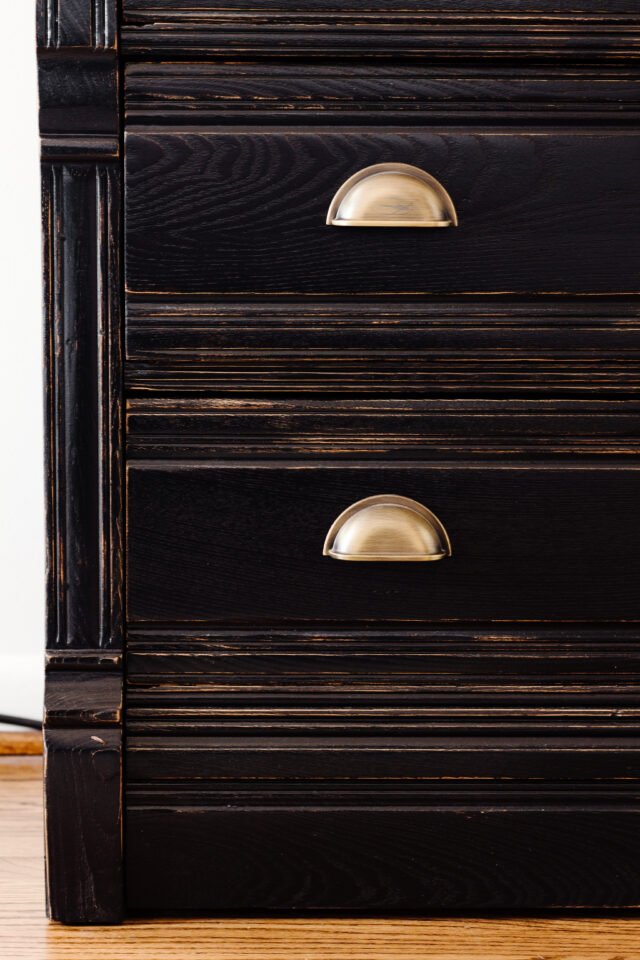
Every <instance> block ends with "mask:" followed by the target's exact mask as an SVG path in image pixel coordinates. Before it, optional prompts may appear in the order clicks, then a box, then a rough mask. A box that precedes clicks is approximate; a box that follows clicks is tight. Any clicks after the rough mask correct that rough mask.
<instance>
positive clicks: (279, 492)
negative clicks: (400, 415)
mask: <svg viewBox="0 0 640 960" xmlns="http://www.w3.org/2000/svg"><path fill="white" fill-rule="evenodd" d="M637 484H638V474H637V470H636V468H635V466H626V465H621V464H617V465H616V466H615V467H614V466H613V465H604V464H597V463H593V462H592V463H584V464H583V465H580V466H578V465H575V464H571V465H568V464H558V463H552V462H546V463H540V464H526V463H524V464H512V463H499V464H488V463H487V464H483V463H482V462H477V461H476V462H467V463H464V464H462V463H460V464H458V463H456V464H447V463H433V464H424V463H420V462H414V463H407V462H404V463H396V464H393V463H389V462H381V461H376V462H371V463H367V464H363V463H351V464H346V463H340V464H337V463H334V462H331V461H329V460H327V461H324V462H323V463H316V464H313V463H309V462H306V461H298V462H289V463H287V464H281V465H278V464H274V463H270V462H268V461H265V462H262V463H256V464H251V465H247V464H245V463H242V462H235V461H234V462H231V461H227V462H222V461H221V462H219V463H211V462H208V461H205V462H203V463H197V464H192V463H189V462H171V463H165V464H162V463H153V462H147V461H137V462H134V463H130V464H129V539H128V589H129V594H128V616H129V618H130V620H132V621H156V622H158V621H160V622H161V621H182V622H184V623H185V625H186V624H189V625H194V624H195V622H196V621H205V622H206V621H209V622H215V623H219V624H221V625H224V624H225V623H229V622H236V623H248V624H251V623H253V624H257V623H260V622H263V623H272V624H273V623H278V624H279V625H284V624H285V622H287V621H290V622H293V621H296V622H297V623H299V624H300V625H301V626H302V625H304V624H307V625H308V624H309V623H310V622H314V621H315V622H316V623H322V622H327V621H329V622H334V623H343V624H346V623H349V622H352V621H360V622H369V623H370V624H371V625H373V624H374V622H375V621H376V620H387V621H388V620H399V621H403V620H404V621H408V620H415V621H423V622H431V623H436V622H443V621H448V622H454V621H456V622H458V623H459V622H460V621H465V620H466V621H474V620H492V621H510V620H544V621H554V620H555V621H557V620H579V621H591V620H595V621H611V620H618V619H622V620H630V621H634V622H637V615H638V614H637V590H636V581H637V578H638V573H639V571H638V569H637V564H638V548H637V543H638V536H637V529H636V526H635V524H634V517H635V515H636V511H635V507H634V504H635V500H636V492H637ZM380 493H397V494H400V495H402V496H408V497H410V498H412V499H415V500H418V501H419V502H421V503H424V504H425V505H427V506H428V507H429V509H431V510H433V511H434V513H435V514H436V516H438V517H439V519H440V520H441V521H442V522H443V523H444V525H445V527H446V529H447V531H448V533H449V536H450V538H451V542H452V548H453V556H452V557H451V558H449V559H446V560H442V561H440V562H439V563H427V564H420V563H404V564H397V563H396V564H393V563H388V564H387V563H376V564H370V563H365V564H363V563H341V562H339V561H336V560H332V559H331V558H329V557H323V556H322V545H323V543H324V538H325V535H326V533H327V531H328V529H329V527H330V526H331V524H332V522H333V520H334V519H335V518H336V517H337V516H338V515H339V514H340V513H341V512H342V511H343V510H345V509H346V508H347V507H348V506H349V505H350V504H351V503H355V502H356V501H358V500H361V499H362V498H364V497H366V496H372V495H374V494H380Z"/></svg>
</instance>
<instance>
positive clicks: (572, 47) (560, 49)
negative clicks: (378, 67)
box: [122, 0, 639, 63]
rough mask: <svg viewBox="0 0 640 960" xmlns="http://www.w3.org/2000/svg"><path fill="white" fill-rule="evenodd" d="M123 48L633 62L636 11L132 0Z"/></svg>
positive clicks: (556, 3)
mask: <svg viewBox="0 0 640 960" xmlns="http://www.w3.org/2000/svg"><path fill="white" fill-rule="evenodd" d="M123 13H124V23H123V28H122V42H123V48H124V50H125V52H126V53H127V54H136V55H141V54H142V55H145V56H149V55H152V56H163V57H166V56H170V55H173V56H174V57H176V58H179V57H180V56H184V55H190V56H199V57H206V56H212V55H214V56H219V55H221V54H222V55H225V54H226V55H232V54H233V55H238V54H240V55H241V56H245V57H246V56H247V55H275V56H278V57H283V56H285V57H286V56H289V57H299V56H300V55H301V54H302V55H304V56H305V57H317V56H326V57H331V56H344V57H347V56H357V57H359V58H362V59H364V58H367V57H369V56H376V57H381V56H386V57H390V56H393V57H395V58H398V59H403V58H409V57H418V56H419V57H423V58H424V57H428V58H429V59H430V60H433V59H436V58H437V59H447V60H455V59H457V60H459V59H463V58H464V59H480V60H482V59H484V58H491V59H493V60H498V59H515V58H518V59H522V58H528V59H530V60H543V61H548V60H550V59H561V60H563V61H566V60H574V61H583V62H584V61H586V62H588V63H593V62H597V61H604V62H609V61H612V62H618V63H623V62H625V58H626V60H627V62H628V59H629V58H632V57H635V56H637V48H638V31H639V20H638V15H637V11H636V10H635V8H634V7H633V4H632V3H631V2H630V0H617V2H616V3H613V4H608V5H607V13H604V12H603V10H602V5H601V3H595V4H591V3H590V4H586V3H584V2H583V3H582V4H581V5H580V10H579V11H577V10H576V6H575V4H572V3H570V2H566V0H553V2H544V3H531V2H530V0H528V2H525V3H519V2H518V0H511V2H508V0H507V2H502V3H495V2H491V3H489V2H485V0H468V2H465V3H462V4H460V3H458V4H454V3H440V4H438V10H433V9H429V10H426V9H425V7H424V5H423V4H421V3H419V2H417V0H411V2H404V0H402V2H401V0H380V2H379V3H377V4H376V5H375V6H372V5H371V4H370V3H367V2H364V0H351V2H350V3H349V5H348V7H346V8H344V7H343V6H341V5H338V4H335V3H331V4H327V3H321V2H315V3H312V4H307V3H298V2H286V0H285V2H282V3H281V4H280V5H279V6H275V7H274V5H273V4H272V3H271V2H270V0H254V2H252V4H251V6H247V5H246V4H244V3H242V2H240V0H233V2H230V3H227V2H224V3H221V2H219V0H200V2H198V3H195V4H194V3H191V2H189V0H161V2H158V0H126V2H125V4H124V11H123Z"/></svg>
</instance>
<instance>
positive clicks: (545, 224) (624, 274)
mask: <svg viewBox="0 0 640 960" xmlns="http://www.w3.org/2000/svg"><path fill="white" fill-rule="evenodd" d="M126 152H127V157H126V170H127V172H126V190H127V229H126V249H127V286H128V289H129V291H130V292H131V293H135V294H148V293H154V294H156V295H162V296H165V295H175V294H180V295H183V296H186V297H189V296H190V295H194V294H198V295H208V296H211V297H213V298H215V296H216V295H217V294H225V295H233V294H243V295H248V294H253V293H265V294H281V295H283V294H298V295H312V294H319V295H323V296H327V295H330V296H333V297H334V298H336V299H339V298H340V297H342V296H345V295H362V294H366V295H371V294H377V295H384V294H393V295H405V296H406V295H410V294H421V295H429V296H441V295H445V296H447V295H453V294H455V295H462V294H464V295H469V294H472V295H477V294H496V293H500V294H505V293H511V294H521V295H527V294H528V295H531V294H558V293H562V294H568V293H574V294H575V293H579V294H587V293H591V294H614V293H615V294H620V293H627V294H635V293H637V292H638V291H639V290H640V270H639V269H638V260H637V257H636V256H635V249H636V247H637V246H638V245H639V244H640V227H639V226H638V224H640V194H639V193H638V190H637V187H636V176H635V171H636V169H637V166H638V164H639V163H640V137H639V136H637V134H636V133H635V131H633V132H631V131H629V132H627V133H622V132H620V133H614V132H605V131H602V132H598V133H586V132H584V131H582V130H579V129H577V130H573V131H572V132H571V133H569V132H567V131H559V130H546V131H544V132H542V131H540V132H538V133H535V132H531V131H522V132H515V131H513V132H509V133H505V132H495V133H489V132H487V131H486V130H482V129H476V130H474V131H468V132H467V131H465V132H459V131H455V132H438V133H435V132H433V133H428V132H422V131H417V130H413V131H405V130H403V131H401V130H397V129H387V128H385V129H380V128H377V129H374V128H371V129H366V128H358V129H349V130H340V131H338V132H336V131H333V130H330V129H324V130H317V129H309V130H307V131H302V130H301V129H300V128H297V129H296V130H295V131H294V132H289V131H285V130H282V129H280V128H265V129H264V130H261V131H259V132H258V131H256V130H251V129H246V128H234V127H231V126H229V127H225V128H222V129H219V130H213V131H208V130H206V129H202V130H198V131H197V132H195V131H193V130H192V129H189V130H185V131H183V132H180V131H179V130H173V131H172V130H171V129H167V128H165V129H158V130H155V131H154V130H138V129H136V128H131V127H130V128H129V130H128V133H127V137H126ZM585 156H588V157H589V163H588V164H586V163H585V162H584V158H585ZM388 161H394V162H399V163H408V164H412V165H414V166H418V167H420V168H422V169H425V170H427V171H428V172H429V173H430V174H432V175H433V176H435V177H436V178H437V179H439V180H440V181H441V182H442V183H443V185H444V186H445V188H446V189H447V190H448V191H449V193H450V194H451V196H452V198H453V201H454V203H455V205H456V209H457V211H458V216H459V220H460V226H459V227H458V228H451V229H448V230H411V229H404V230H403V229H339V228H335V227H328V226H327V225H326V223H325V219H326V213H327V209H328V207H329V203H330V201H331V199H332V197H333V195H334V193H335V192H336V190H337V189H338V187H339V186H340V185H341V184H342V183H343V182H344V181H345V180H346V179H347V178H348V177H349V176H351V175H352V174H354V173H355V172H356V171H358V170H360V169H363V168H364V167H367V166H370V165H372V164H376V163H381V162H388ZM196 197H197V202H194V198H196ZM559 251H562V255H561V256H559ZM585 264H588V270H585Z"/></svg>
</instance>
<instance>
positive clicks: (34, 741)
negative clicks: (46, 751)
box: [0, 730, 42, 757]
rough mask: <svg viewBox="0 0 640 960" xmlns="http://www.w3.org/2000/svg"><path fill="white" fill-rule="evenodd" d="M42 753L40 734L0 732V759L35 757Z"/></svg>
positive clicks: (34, 732)
mask: <svg viewBox="0 0 640 960" xmlns="http://www.w3.org/2000/svg"><path fill="white" fill-rule="evenodd" d="M41 753H42V734H41V733H38V732H37V731H35V730H31V731H28V730H19V731H16V732H15V733H14V731H13V730H0V757H8V756H14V757H20V756H36V755H39V754H41Z"/></svg>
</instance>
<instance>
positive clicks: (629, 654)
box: [38, 0, 640, 923]
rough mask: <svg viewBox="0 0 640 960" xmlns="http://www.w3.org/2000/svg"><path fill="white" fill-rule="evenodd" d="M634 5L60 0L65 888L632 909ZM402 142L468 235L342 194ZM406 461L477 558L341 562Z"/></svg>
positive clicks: (71, 908)
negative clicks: (374, 217) (331, 538)
mask: <svg viewBox="0 0 640 960" xmlns="http://www.w3.org/2000/svg"><path fill="white" fill-rule="evenodd" d="M432 6H433V5H432ZM606 7H607V9H606V11H605V10H604V9H603V7H602V4H597V3H596V2H595V0H583V2H582V3H580V4H577V5H576V3H574V2H569V0H539V2H536V3H535V4H534V3H533V2H532V0H492V2H491V3H489V2H488V0H457V2H454V0H443V2H442V3H439V4H438V9H435V8H434V9H430V8H428V7H427V8H425V6H424V4H420V3H417V2H416V0H406V2H405V0H402V3H400V0H377V2H376V4H375V5H374V6H372V5H371V4H370V3H368V2H367V3H365V2H364V0H351V2H350V3H349V4H348V5H347V6H346V7H345V5H344V4H336V3H334V2H333V0H332V2H330V3H327V2H322V0H311V2H309V3H307V2H306V0H305V2H304V3H298V2H296V0H281V2H280V4H279V5H278V4H276V5H275V6H274V4H273V3H271V0H269V2H267V0H254V2H252V3H251V4H250V5H247V4H246V3H245V2H244V0H229V2H225V3H221V2H219V0H189V2H187V0H123V2H122V3H121V4H116V3H115V2H114V0H40V3H39V5H38V43H39V51H38V56H39V75H40V93H41V113H40V122H41V131H42V152H43V161H44V166H43V188H44V190H43V198H44V207H43V209H44V233H45V302H46V351H45V353H46V385H47V444H48V446H47V478H48V490H49V493H48V541H49V604H48V610H49V613H48V644H47V645H48V651H47V671H48V674H47V692H46V714H45V740H46V744H47V755H46V757H47V759H46V763H47V767H46V771H47V772H46V793H47V800H46V808H47V863H48V886H49V903H50V912H51V915H52V917H54V918H56V919H59V920H61V921H63V922H67V923H88V922H116V921H117V920H119V919H120V918H121V917H122V915H123V911H124V904H125V885H124V882H123V870H122V865H123V858H124V862H125V864H126V879H127V883H126V904H127V908H128V909H139V908H140V909H144V910H147V911H151V912H153V911H156V910H159V909H163V910H164V909H166V910H178V909H180V910H182V909H184V910H193V909H200V910H206V911H215V910H221V909H223V910H230V909H231V910H238V909H240V910H256V909H257V910H279V911H282V910H295V911H302V910H308V909H318V910H356V911H358V910H360V911H362V910H366V911H369V912H372V911H403V910H404V911H407V910H410V911H412V912H414V913H416V912H418V913H425V912H433V911H439V910H451V909H454V910H455V909H464V910H468V909H482V910H491V909H500V910H511V911H513V910H520V909H540V908H547V907H552V908H560V909H562V908H566V907H596V908H609V907H619V906H628V905H637V903H638V892H639V885H638V871H637V860H638V849H637V848H638V843H637V839H636V838H637V836H638V830H637V819H638V810H639V809H640V807H639V803H640V792H639V784H640V778H638V775H637V767H638V763H637V760H638V757H637V754H638V749H639V747H638V744H639V743H640V722H639V721H640V669H639V668H640V646H639V645H638V638H639V633H638V620H639V618H638V601H637V597H638V590H637V586H636V584H637V582H638V579H639V578H638V573H639V572H640V571H639V570H638V546H637V544H638V539H639V538H638V520H637V515H638V511H637V506H636V505H637V500H638V497H637V490H638V471H637V466H636V457H637V453H638V447H639V444H640V418H639V417H638V410H637V389H638V361H639V358H640V340H639V334H638V330H639V328H638V299H637V294H638V292H639V291H640V286H639V285H638V284H639V283H640V269H639V268H638V256H637V250H638V246H639V240H640V237H639V234H638V227H637V224H638V223H639V222H640V218H639V216H638V214H639V212H640V210H639V206H640V201H639V194H638V189H637V179H638V178H637V168H638V166H639V164H638V161H639V159H640V152H639V147H638V143H639V141H638V137H637V118H638V112H639V104H640V99H639V97H638V93H637V85H638V76H639V75H638V72H637V67H636V63H637V52H638V43H639V39H640V15H639V14H638V11H637V10H636V9H635V7H634V5H633V4H632V3H631V2H630V0H615V2H612V3H608V4H606ZM121 110H122V112H121ZM123 128H126V131H127V146H126V158H127V164H128V174H127V178H126V196H125V191H124V190H123V182H124V181H123V171H122V169H121V167H122V164H123V159H124V151H123V143H124V129H123ZM393 159H396V160H399V161H403V162H409V163H415V164H418V165H420V166H423V167H425V168H426V169H427V170H428V171H429V172H430V173H432V174H434V175H436V176H438V177H439V178H440V179H441V180H442V182H443V183H444V184H445V186H446V187H447V188H448V189H449V190H450V192H451V193H452V195H453V199H454V202H455V203H456V206H457V208H458V213H459V215H460V227H459V228H458V229H456V230H454V229H451V230H445V231H411V230H404V231H403V230H378V231H376V230H339V229H335V228H333V229H330V228H328V227H326V226H325V225H324V219H325V215H326V209H327V207H328V204H329V200H330V199H331V196H332V195H333V193H334V191H335V190H336V189H337V187H338V186H339V185H340V183H341V182H342V181H343V180H344V179H345V178H346V177H347V176H349V175H351V174H352V173H354V172H355V171H356V170H358V169H360V168H362V167H363V166H366V165H367V164H371V163H376V162H381V161H387V160H393ZM123 218H124V219H123ZM123 226H124V228H126V233H127V238H128V239H127V244H126V251H125V249H124V247H125V244H124V239H123V237H124V232H125V231H124V230H123ZM436 234H437V236H436ZM125 253H126V258H127V269H128V289H127V288H126V287H125V283H124V277H123V276H122V268H121V264H122V263H123V262H124V259H125V257H124V254H125ZM123 308H125V309H123ZM125 313H126V330H125V329H124V319H123V318H124V315H125ZM125 336H126V358H125V360H124V363H123V361H122V354H121V351H122V348H123V346H124V345H125ZM125 412H126V418H127V419H126V429H124V430H123V423H122V417H123V414H124V413H125ZM125 456H126V458H127V461H128V473H129V496H128V506H127V507H126V508H125V504H124V503H123V497H122V486H123V484H122V469H123V461H124V459H125ZM389 484H391V486H389ZM387 490H390V491H391V492H397V493H403V494H405V495H409V496H413V497H416V498H417V499H420V500H423V501H424V502H425V503H426V504H427V505H428V506H429V507H431V508H432V509H434V510H435V512H436V513H437V514H438V515H439V516H440V517H441V519H442V520H443V521H444V522H445V525H446V526H447V528H448V530H449V532H450V534H451V536H452V540H453V553H454V555H453V558H452V559H451V560H447V561H443V562H442V563H435V564H396V565H394V564H385V563H383V564H344V563H340V562H338V561H334V560H330V559H328V558H323V557H322V556H321V549H322V542H323V540H324V535H325V533H326V530H327V528H328V526H329V524H330V523H331V521H332V520H333V519H334V517H335V516H336V514H337V513H339V512H340V511H341V510H342V509H344V507H346V506H347V505H348V504H349V503H350V502H352V501H353V500H356V499H358V498H360V497H363V496H366V495H368V494H374V493H379V492H386V491H387ZM125 527H127V528H128V531H129V543H128V563H129V573H128V581H129V582H128V584H125V583H124V582H123V569H122V567H123V545H122V538H123V531H124V530H125ZM125 586H127V587H128V609H126V620H125V606H126V604H125V591H124V587H125ZM125 664H126V667H125ZM123 679H124V681H125V683H126V696H123ZM123 744H126V748H127V749H126V758H125V759H126V767H125V768H124V769H126V778H124V779H123V774H122V770H123V766H122V760H123ZM123 787H124V792H123ZM123 803H124V812H123ZM125 822H126V831H125V832H124V846H123V824H124V823H125Z"/></svg>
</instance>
